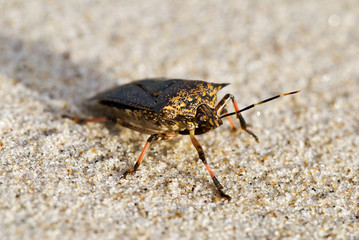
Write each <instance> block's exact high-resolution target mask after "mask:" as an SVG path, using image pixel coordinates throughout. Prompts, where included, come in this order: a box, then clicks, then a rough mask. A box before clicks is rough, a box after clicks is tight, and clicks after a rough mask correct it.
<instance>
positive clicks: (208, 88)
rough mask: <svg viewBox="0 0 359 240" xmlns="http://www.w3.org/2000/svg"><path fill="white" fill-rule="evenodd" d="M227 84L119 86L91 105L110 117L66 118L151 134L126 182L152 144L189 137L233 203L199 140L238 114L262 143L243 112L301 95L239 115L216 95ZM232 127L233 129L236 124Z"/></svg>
mask: <svg viewBox="0 0 359 240" xmlns="http://www.w3.org/2000/svg"><path fill="white" fill-rule="evenodd" d="M227 85H228V84H226V83H208V82H204V81H197V80H184V79H165V78H159V79H144V80H140V81H135V82H132V83H129V84H125V85H122V86H119V87H115V88H113V89H110V90H108V91H105V92H103V93H100V94H98V95H96V96H95V97H93V98H92V99H91V100H92V101H95V102H97V103H99V104H100V105H101V106H103V108H106V109H107V111H106V112H107V113H109V114H107V116H104V117H100V118H93V119H80V118H75V117H69V116H67V115H64V117H67V118H71V119H72V120H74V121H75V122H78V123H86V122H100V121H113V122H116V123H118V124H120V125H122V126H124V127H127V128H130V129H132V130H135V131H138V132H142V133H147V134H150V137H149V138H148V139H147V142H146V144H145V146H144V148H143V150H142V152H141V154H140V156H139V157H138V159H137V161H136V163H135V165H134V167H133V168H131V169H128V170H127V171H126V172H125V173H124V174H123V176H124V177H126V175H127V174H129V173H131V172H134V171H136V170H137V169H138V167H139V166H140V164H141V161H142V160H143V157H144V155H145V153H146V151H147V149H148V147H149V145H150V144H151V142H153V141H158V140H169V139H172V138H174V137H175V136H177V135H178V134H182V135H189V136H190V139H191V141H192V144H193V146H194V147H195V148H196V150H197V153H198V156H199V158H200V159H201V160H202V162H203V164H204V165H205V167H206V169H207V171H208V172H209V174H210V176H211V178H212V180H213V182H214V185H215V186H216V188H217V189H218V191H219V193H220V195H221V196H222V197H224V198H226V199H228V200H230V196H228V195H227V194H225V193H224V192H223V190H222V189H223V186H222V185H221V184H220V182H219V181H218V179H217V178H216V176H215V174H214V173H213V171H212V169H211V167H210V166H209V165H208V163H207V160H206V157H205V153H204V151H203V148H202V147H201V145H200V143H199V142H198V141H197V139H196V137H195V135H199V134H203V133H206V132H209V131H212V130H214V129H216V128H217V127H219V126H221V125H222V118H223V117H228V116H229V115H234V114H235V115H236V117H237V118H238V120H239V123H240V127H241V129H242V130H244V131H246V132H247V133H248V134H250V135H251V136H252V137H254V139H255V140H256V141H258V138H257V136H256V135H255V134H254V133H253V132H252V131H251V130H250V129H248V127H247V124H246V122H245V120H244V118H243V117H242V115H241V112H242V111H245V110H248V109H250V108H252V107H254V106H256V105H259V104H262V103H265V102H268V101H271V100H273V99H275V98H278V97H280V96H284V95H290V94H295V93H297V92H299V91H295V92H290V93H286V94H281V95H277V96H275V97H272V98H269V99H266V100H264V101H260V102H258V103H256V104H252V105H249V106H248V107H246V108H244V109H242V110H239V108H238V105H237V103H236V101H235V98H234V96H233V95H231V94H226V95H225V96H224V97H223V98H222V99H221V100H220V101H219V102H218V103H217V92H218V91H219V90H220V89H222V88H223V87H225V86H227ZM229 101H232V104H233V106H234V109H235V112H233V113H229V114H228V113H227V111H226V108H225V106H226V105H227V104H228V102H229ZM216 103H217V104H216ZM231 126H232V128H234V125H233V123H231Z"/></svg>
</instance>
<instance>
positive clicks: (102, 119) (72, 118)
mask: <svg viewBox="0 0 359 240" xmlns="http://www.w3.org/2000/svg"><path fill="white" fill-rule="evenodd" d="M62 117H63V118H68V119H71V120H72V121H74V122H75V123H79V124H83V123H89V122H105V121H112V122H118V121H119V119H118V118H116V117H110V116H107V117H99V118H77V117H71V116H69V115H66V114H63V115H62Z"/></svg>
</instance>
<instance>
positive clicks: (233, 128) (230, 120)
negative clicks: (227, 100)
mask: <svg viewBox="0 0 359 240" xmlns="http://www.w3.org/2000/svg"><path fill="white" fill-rule="evenodd" d="M227 113H228V111H227V109H226V108H223V109H222V111H221V112H220V114H218V115H224V114H227ZM226 119H227V121H228V122H229V125H230V126H231V129H232V131H235V130H237V128H236V126H234V123H233V120H232V118H231V117H230V116H227V117H226Z"/></svg>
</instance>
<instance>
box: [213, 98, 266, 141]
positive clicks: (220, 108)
mask: <svg viewBox="0 0 359 240" xmlns="http://www.w3.org/2000/svg"><path fill="white" fill-rule="evenodd" d="M229 100H232V103H233V107H234V109H235V111H236V112H237V114H236V115H237V118H238V120H239V123H240V125H241V129H243V130H244V131H246V132H247V133H248V134H249V135H251V136H252V137H253V138H254V139H255V140H256V141H257V142H258V141H259V140H258V137H257V136H256V135H255V134H254V133H253V132H252V131H251V130H250V129H248V128H247V123H246V121H245V120H244V118H243V116H242V114H241V113H240V112H239V108H238V105H237V102H236V100H235V98H234V96H233V95H232V94H226V95H225V96H224V97H223V98H222V100H221V101H219V103H218V104H217V106H216V110H217V113H218V114H221V113H222V112H223V111H226V110H225V109H224V107H225V106H226V105H227V103H228V101H229ZM222 115H223V114H222ZM224 115H225V114H224Z"/></svg>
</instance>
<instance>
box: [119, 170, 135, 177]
mask: <svg viewBox="0 0 359 240" xmlns="http://www.w3.org/2000/svg"><path fill="white" fill-rule="evenodd" d="M135 171H136V170H135V169H134V168H130V169H128V170H127V171H126V172H125V173H124V174H123V175H122V178H123V179H126V176H127V175H128V174H129V173H133V172H135Z"/></svg>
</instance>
